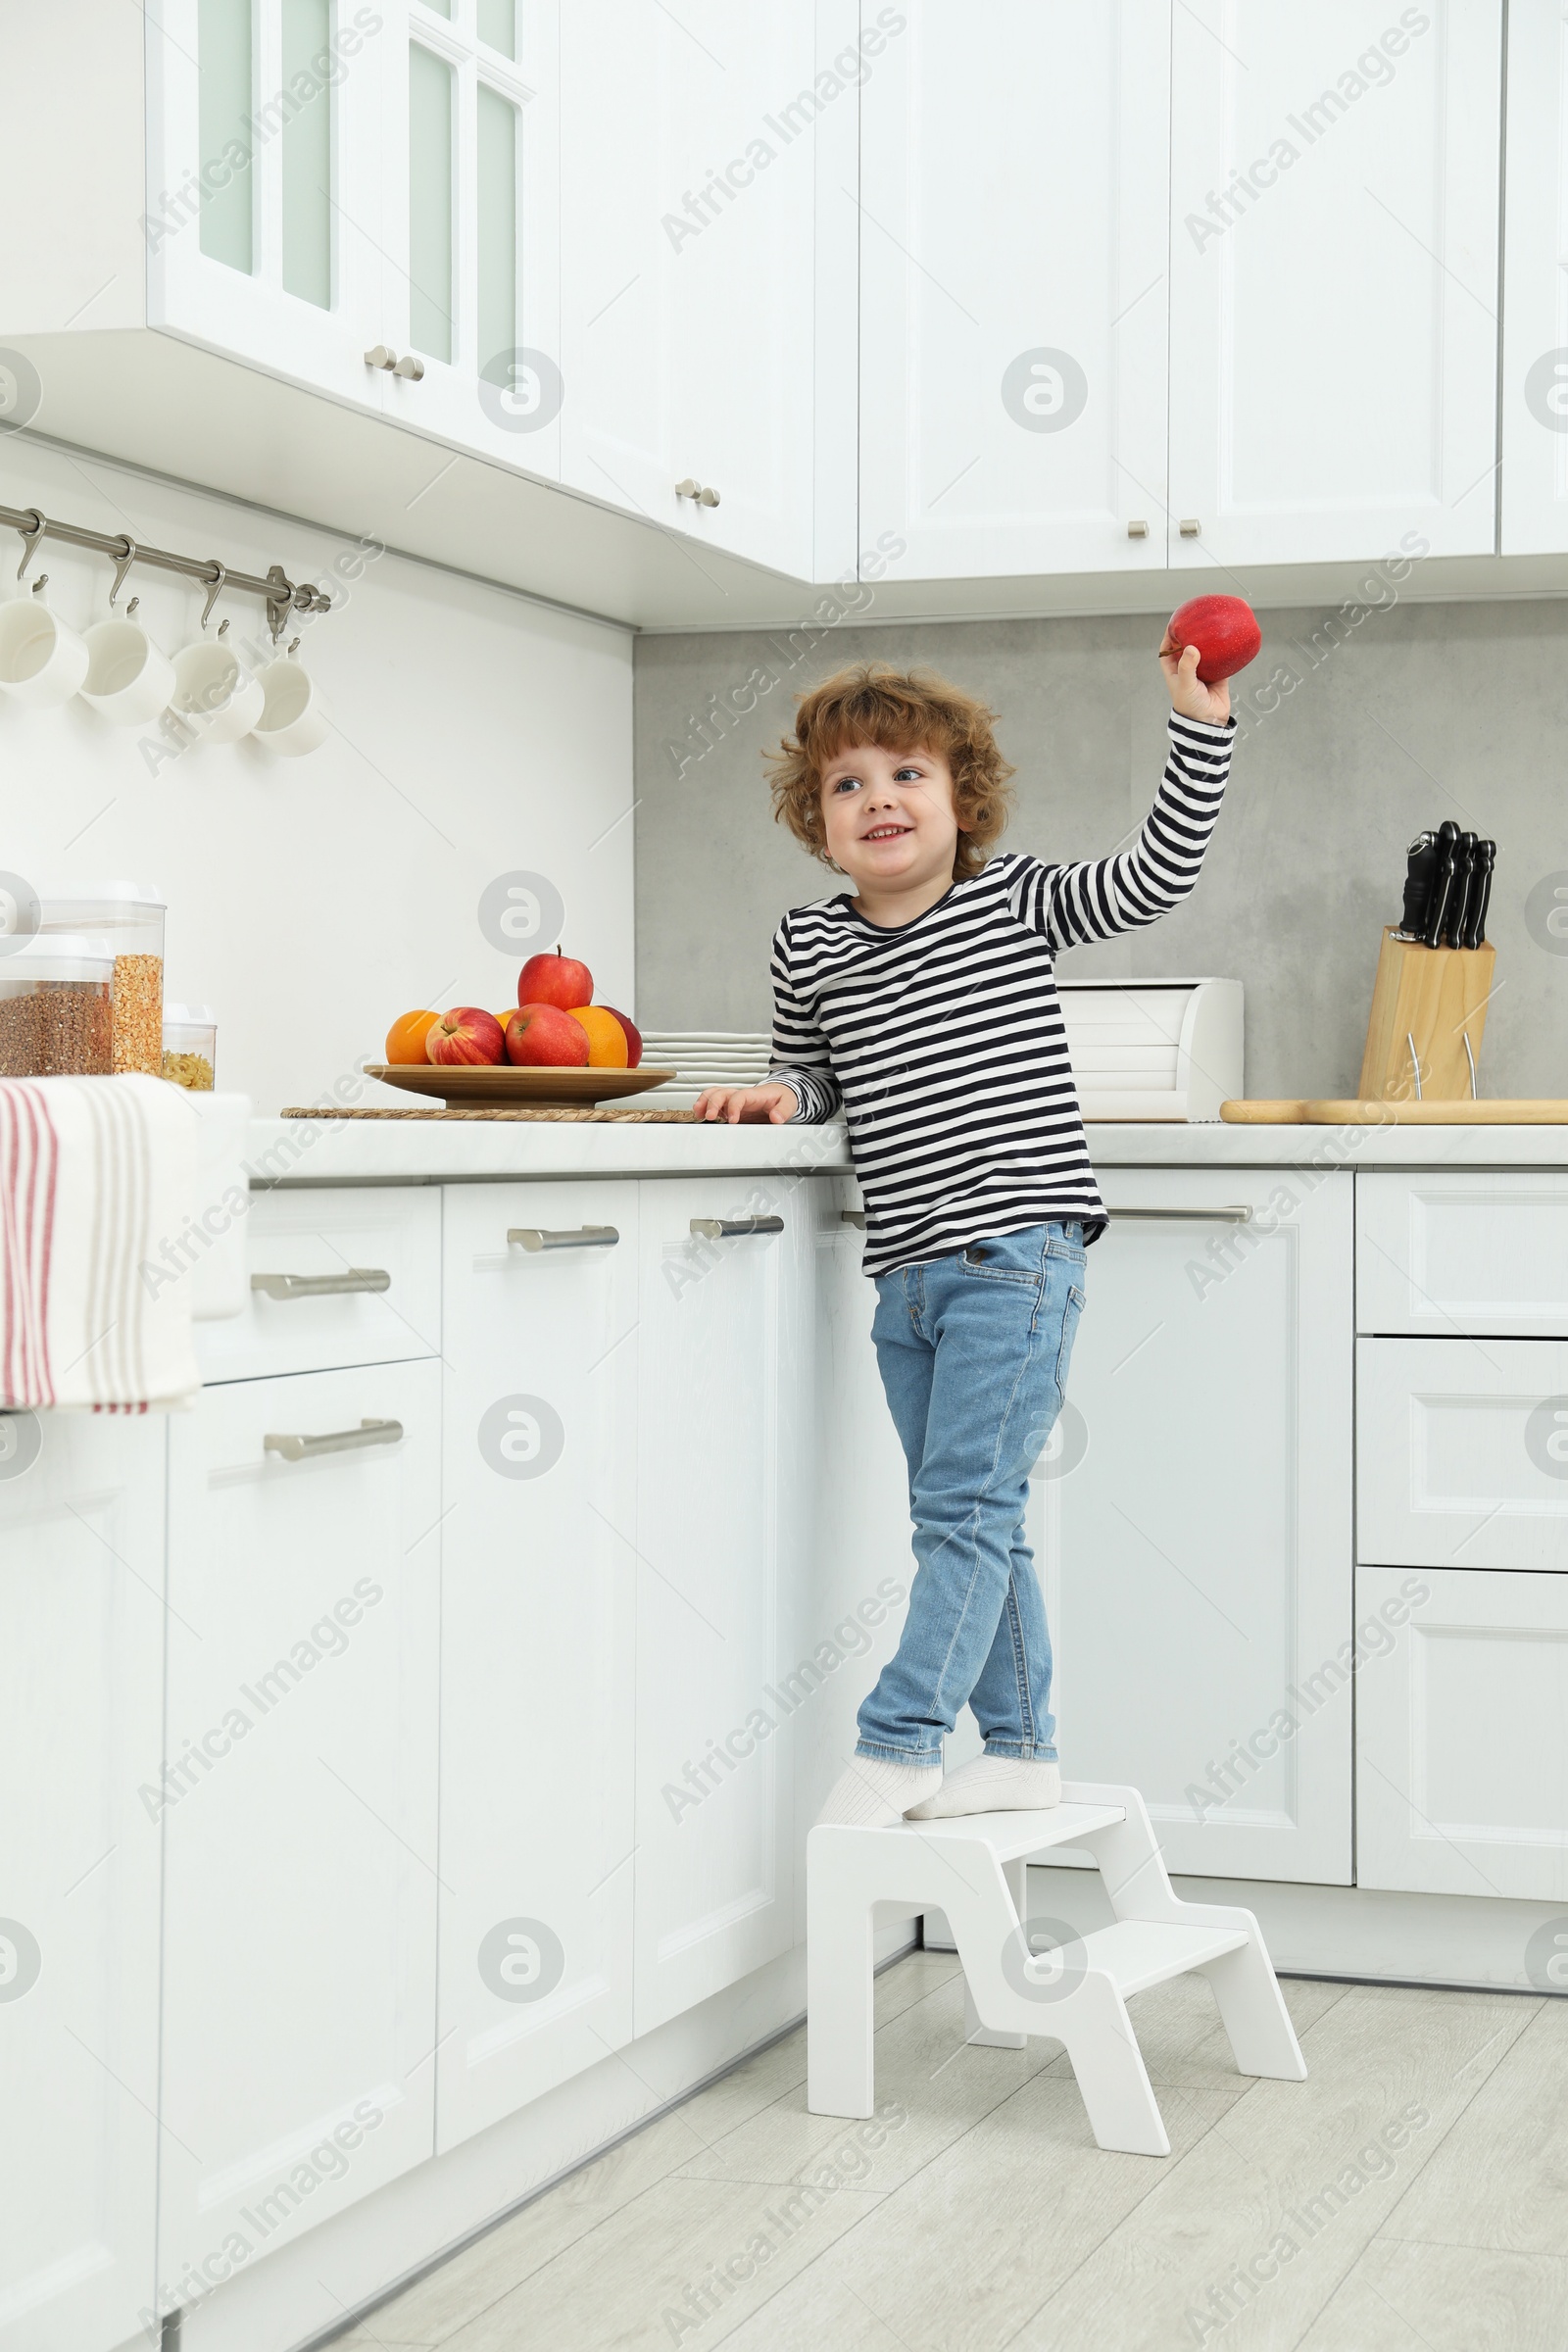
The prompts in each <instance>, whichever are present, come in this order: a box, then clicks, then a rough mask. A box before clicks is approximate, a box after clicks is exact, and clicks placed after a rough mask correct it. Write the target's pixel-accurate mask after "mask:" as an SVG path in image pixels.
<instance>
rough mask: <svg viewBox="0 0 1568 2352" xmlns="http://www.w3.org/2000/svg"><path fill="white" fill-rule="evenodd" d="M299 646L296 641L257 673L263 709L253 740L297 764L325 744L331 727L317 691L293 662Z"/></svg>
mask: <svg viewBox="0 0 1568 2352" xmlns="http://www.w3.org/2000/svg"><path fill="white" fill-rule="evenodd" d="M298 645H299V639H298V638H297V637H296V638H295V640H294V644H293V645H291V646H290V647H289V649H288V652H287V654H286V655H283V656H280V657H279V659H278V660H277V661H275V662H269V663H268V664H267V667H266V668H265V669H263V670H259V671H258V672H257V684H258V685H259V686H260V687H261V689H262V694H263V707H262V715H261V717H260V718H259V719H258V720H257V721H256V740H257V742H258V743H265V744H266V746H267V748H268V750H269V751H270V752H281V753H282V754H283V755H284V757H285V758H286V759H289V760H298V759H299V758H300V757H301V756H302V754H304V753H306V752H314V751H315V750H316V748H317V746H318V745H319V744H321V743H324V742H325V741H326V732H327V727H328V725H329V724H330V721H329V720H328V718H327V715H326V708H325V705H324V704H323V703H322V701H321V692H320V688H319V686H318V685H317V683H316V681H315V679H314V678H313V677H311V675H310V674H309V672H308V671H306V670H303V669H301V667H300V665H299V663H298V662H296V661H295V659H294V654H295V649H296V647H297V646H298Z"/></svg>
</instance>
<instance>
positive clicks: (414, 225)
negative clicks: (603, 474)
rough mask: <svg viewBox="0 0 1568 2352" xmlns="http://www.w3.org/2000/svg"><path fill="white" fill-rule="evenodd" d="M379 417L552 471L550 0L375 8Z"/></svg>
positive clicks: (414, 2)
mask: <svg viewBox="0 0 1568 2352" xmlns="http://www.w3.org/2000/svg"><path fill="white" fill-rule="evenodd" d="M378 5H379V6H380V9H381V13H382V14H383V15H384V16H385V19H386V29H385V33H384V35H383V41H384V47H383V53H382V73H383V78H382V93H381V106H382V114H383V120H384V123H385V125H386V135H385V139H384V143H383V148H382V186H381V228H382V244H383V250H384V256H385V277H384V289H385V301H384V305H383V318H382V326H381V335H382V337H383V339H384V343H385V346H386V348H385V350H384V351H383V353H382V354H381V358H382V362H383V365H382V368H381V375H382V380H383V383H384V385H385V392H384V396H383V397H384V403H385V414H386V415H387V416H388V417H395V418H396V420H397V421H398V422H399V423H400V424H406V425H409V426H411V427H412V428H413V429H414V430H416V431H417V432H427V433H431V434H433V435H435V436H436V437H437V438H439V439H441V440H444V441H447V442H449V443H451V444H452V445H453V446H455V447H458V448H463V449H476V450H479V451H482V452H483V454H484V455H485V456H486V457H488V458H491V459H493V460H499V461H500V462H501V463H502V464H504V465H507V466H516V467H518V468H520V469H521V470H523V471H526V472H528V473H540V474H544V475H546V476H550V477H554V476H556V475H558V474H559V472H560V435H559V428H558V426H557V422H556V419H557V417H558V415H559V413H560V409H561V370H560V365H559V358H558V355H559V352H560V348H561V338H560V333H559V328H558V304H559V291H558V289H559V275H560V272H559V264H558V260H557V244H558V238H557V228H556V217H557V211H558V201H557V181H558V176H559V154H558V140H557V119H558V106H557V95H556V91H557V62H556V61H557V53H558V48H559V7H558V0H378Z"/></svg>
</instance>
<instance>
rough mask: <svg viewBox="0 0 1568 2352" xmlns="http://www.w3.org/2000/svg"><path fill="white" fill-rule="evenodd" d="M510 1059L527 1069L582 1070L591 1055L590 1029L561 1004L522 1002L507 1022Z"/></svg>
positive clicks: (541, 960) (540, 958)
mask: <svg viewBox="0 0 1568 2352" xmlns="http://www.w3.org/2000/svg"><path fill="white" fill-rule="evenodd" d="M533 960H534V961H535V962H536V963H539V962H543V961H546V960H547V958H545V957H542V956H535V957H534V959H533ZM575 968H576V969H577V970H579V971H580V970H581V969H582V966H581V965H580V964H579V965H577V966H576V967H575ZM507 1059H508V1060H509V1061H512V1062H515V1063H516V1065H517V1067H518V1068H519V1069H524V1070H552V1069H566V1070H580V1069H582V1068H583V1067H584V1065H585V1064H586V1062H587V1059H588V1032H587V1030H586V1029H585V1028H584V1027H583V1025H582V1023H581V1021H574V1020H573V1019H572V1017H571V1015H570V1013H569V1012H563V1011H562V1009H561V1007H560V1005H518V1007H517V1009H516V1011H515V1013H514V1014H513V1016H512V1018H511V1020H510V1021H509V1022H508V1023H507Z"/></svg>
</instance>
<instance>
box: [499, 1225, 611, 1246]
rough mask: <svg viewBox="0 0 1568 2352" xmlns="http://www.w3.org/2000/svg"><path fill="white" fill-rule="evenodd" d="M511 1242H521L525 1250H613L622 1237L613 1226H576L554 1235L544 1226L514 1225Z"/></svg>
mask: <svg viewBox="0 0 1568 2352" xmlns="http://www.w3.org/2000/svg"><path fill="white" fill-rule="evenodd" d="M507 1239H508V1241H509V1242H520V1243H521V1244H522V1247H523V1248H524V1250H613V1248H614V1246H615V1244H616V1243H617V1242H618V1241H619V1239H620V1235H619V1234H618V1233H617V1232H616V1230H615V1228H614V1226H613V1225H574V1226H569V1227H567V1228H565V1229H564V1231H562V1232H560V1233H552V1232H551V1231H550V1229H549V1227H548V1226H544V1225H514V1226H512V1227H511V1228H510V1230H509V1232H508V1234H507Z"/></svg>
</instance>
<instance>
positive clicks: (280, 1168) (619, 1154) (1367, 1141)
mask: <svg viewBox="0 0 1568 2352" xmlns="http://www.w3.org/2000/svg"><path fill="white" fill-rule="evenodd" d="M1088 1134H1089V1149H1090V1152H1091V1154H1092V1156H1093V1158H1094V1161H1095V1164H1096V1166H1097V1167H1100V1168H1116V1167H1125V1168H1138V1167H1148V1168H1158V1167H1167V1168H1168V1167H1190V1168H1259V1167H1262V1168H1290V1167H1305V1166H1309V1165H1311V1166H1317V1167H1322V1168H1367V1169H1372V1168H1568V1126H1558V1127H1416V1126H1402V1125H1400V1126H1396V1125H1393V1124H1391V1125H1389V1126H1386V1127H1379V1128H1375V1129H1367V1128H1361V1127H1232V1126H1227V1125H1224V1124H1222V1123H1220V1122H1218V1121H1216V1122H1214V1123H1212V1124H1208V1123H1204V1124H1202V1125H1197V1126H1187V1125H1184V1124H1181V1123H1179V1122H1176V1121H1164V1122H1150V1123H1148V1124H1143V1123H1137V1124H1135V1123H1132V1122H1127V1123H1125V1124H1122V1123H1117V1124H1107V1125H1097V1124H1095V1123H1093V1122H1091V1124H1090V1126H1089V1129H1088ZM246 1161H247V1164H248V1166H249V1169H250V1175H251V1183H252V1185H253V1186H264V1187H265V1186H270V1185H273V1184H279V1185H316V1184H441V1183H457V1182H463V1181H465V1180H466V1181H469V1182H480V1183H482V1182H485V1181H487V1180H489V1181H496V1180H500V1179H505V1178H513V1179H515V1178H518V1177H527V1176H538V1177H565V1176H701V1175H715V1176H716V1175H725V1174H730V1173H734V1174H759V1173H761V1172H763V1171H769V1172H771V1171H775V1170H782V1171H786V1172H788V1173H791V1174H797V1175H809V1174H813V1173H816V1172H819V1171H820V1172H823V1173H829V1174H831V1173H836V1172H843V1171H846V1170H848V1169H849V1167H850V1154H849V1146H848V1140H847V1137H846V1134H845V1129H844V1125H843V1122H842V1121H841V1120H837V1119H834V1120H829V1121H827V1122H826V1123H825V1124H823V1125H820V1126H810V1125H800V1126H795V1125H790V1126H785V1127H762V1126H755V1127H754V1126H745V1127H742V1126H737V1127H719V1126H703V1127H697V1126H685V1125H679V1124H676V1123H675V1122H673V1121H671V1122H663V1121H661V1122H658V1123H646V1124H645V1123H640V1122H637V1121H633V1120H613V1121H610V1120H606V1121H603V1122H598V1123H595V1122H590V1121H582V1122H575V1121H573V1122H566V1121H563V1122H561V1123H559V1124H555V1123H546V1122H543V1121H539V1122H535V1121H525V1120H477V1119H476V1120H452V1121H447V1120H443V1119H330V1118H326V1117H324V1116H323V1117H322V1118H321V1119H319V1120H316V1121H310V1120H303V1119H253V1120H252V1121H251V1125H250V1138H249V1144H248V1148H247V1151H246Z"/></svg>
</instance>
